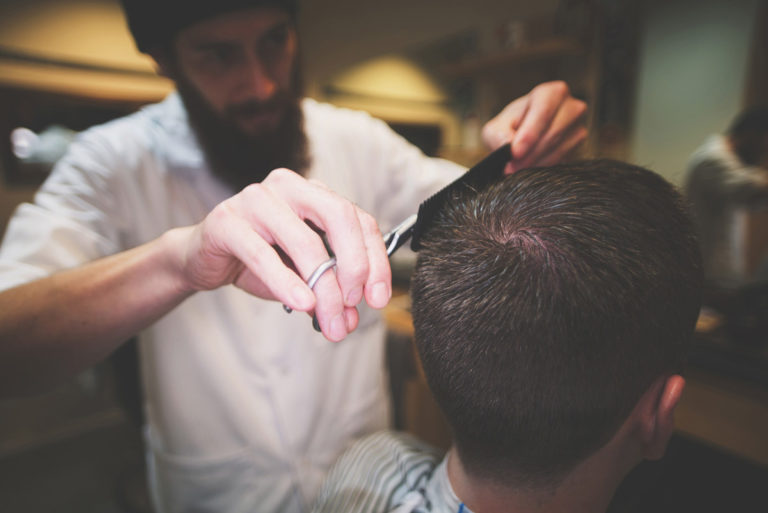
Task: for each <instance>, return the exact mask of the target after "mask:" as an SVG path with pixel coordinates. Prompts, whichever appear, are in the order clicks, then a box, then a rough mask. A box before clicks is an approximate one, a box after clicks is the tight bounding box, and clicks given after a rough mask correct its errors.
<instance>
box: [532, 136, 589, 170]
mask: <svg viewBox="0 0 768 513" xmlns="http://www.w3.org/2000/svg"><path fill="white" fill-rule="evenodd" d="M586 138H587V129H586V128H585V127H574V128H573V129H572V130H571V131H570V132H569V133H568V135H567V137H566V138H565V139H564V140H563V141H561V142H560V143H559V144H558V145H557V147H555V148H554V149H552V150H550V151H549V152H548V153H545V154H543V155H539V156H538V157H537V160H536V161H535V162H534V161H529V159H525V161H526V162H522V163H521V164H520V168H521V169H522V168H523V167H533V166H551V165H553V164H557V163H558V162H561V161H562V160H563V158H565V157H566V156H567V155H568V154H569V153H570V152H572V151H573V150H574V149H575V148H576V147H577V146H578V145H579V144H581V143H582V142H584V140H585V139H586Z"/></svg>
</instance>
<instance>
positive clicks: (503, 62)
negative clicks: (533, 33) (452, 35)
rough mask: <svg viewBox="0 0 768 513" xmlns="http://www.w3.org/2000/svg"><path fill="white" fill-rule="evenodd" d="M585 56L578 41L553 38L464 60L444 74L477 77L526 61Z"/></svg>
mask: <svg viewBox="0 0 768 513" xmlns="http://www.w3.org/2000/svg"><path fill="white" fill-rule="evenodd" d="M585 55H586V49H585V48H584V47H583V46H582V45H581V44H580V43H578V42H577V41H574V40H573V39H568V38H551V39H547V40H543V41H539V42H534V43H530V44H527V45H525V46H523V47H520V48H515V49H510V50H508V51H503V52H498V53H492V54H488V55H480V56H477V57H474V58H469V59H464V60H462V61H459V62H457V63H454V64H450V65H447V66H445V67H444V68H443V72H444V73H445V74H446V75H447V76H450V77H465V76H476V75H478V74H482V73H490V72H493V71H496V70H498V69H499V68H500V67H505V68H506V67H508V66H509V65H512V64H519V63H521V62H525V61H535V60H539V61H540V60H542V59H554V58H561V57H576V56H585Z"/></svg>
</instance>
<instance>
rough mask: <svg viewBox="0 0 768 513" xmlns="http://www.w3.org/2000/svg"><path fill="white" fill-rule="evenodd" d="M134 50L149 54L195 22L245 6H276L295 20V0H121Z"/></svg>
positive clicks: (244, 7)
mask: <svg viewBox="0 0 768 513" xmlns="http://www.w3.org/2000/svg"><path fill="white" fill-rule="evenodd" d="M121 2H122V4H123V10H124V11H125V17H126V19H127V21H128V28H130V30H131V34H133V39H134V41H135V42H136V46H137V47H138V49H139V50H140V51H142V52H144V53H147V52H149V51H150V50H152V48H154V47H156V46H157V45H159V44H164V43H167V42H170V41H171V40H172V39H173V38H174V37H175V36H176V34H177V33H178V32H179V31H180V30H182V29H184V28H186V27H188V26H190V25H193V24H194V23H197V22H198V21H203V20H205V19H208V18H213V17H215V16H218V15H219V14H224V13H226V12H230V11H236V10H238V9H246V8H249V7H277V8H279V9H284V10H285V11H287V12H288V13H289V14H290V15H291V17H292V18H294V19H295V18H296V11H297V3H298V2H297V0H196V1H190V0H121Z"/></svg>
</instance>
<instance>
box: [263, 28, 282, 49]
mask: <svg viewBox="0 0 768 513" xmlns="http://www.w3.org/2000/svg"><path fill="white" fill-rule="evenodd" d="M287 41H288V27H280V28H277V29H275V30H273V31H271V32H270V33H269V34H267V36H266V37H265V38H264V44H265V45H266V46H267V47H269V48H271V49H278V48H282V47H283V46H285V44H286V43H287Z"/></svg>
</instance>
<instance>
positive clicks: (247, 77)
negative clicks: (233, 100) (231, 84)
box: [242, 56, 277, 100]
mask: <svg viewBox="0 0 768 513" xmlns="http://www.w3.org/2000/svg"><path fill="white" fill-rule="evenodd" d="M242 88H243V89H244V91H243V92H246V93H247V95H248V96H249V97H251V98H255V99H258V100H268V99H270V98H272V97H273V96H274V95H275V92H276V91H277V82H276V81H275V79H274V78H273V77H272V74H271V73H270V71H269V69H268V68H267V67H266V66H265V65H264V63H263V62H262V61H261V59H259V58H258V57H256V56H252V57H250V58H249V59H248V61H247V62H246V65H245V66H244V69H243V76H242Z"/></svg>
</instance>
